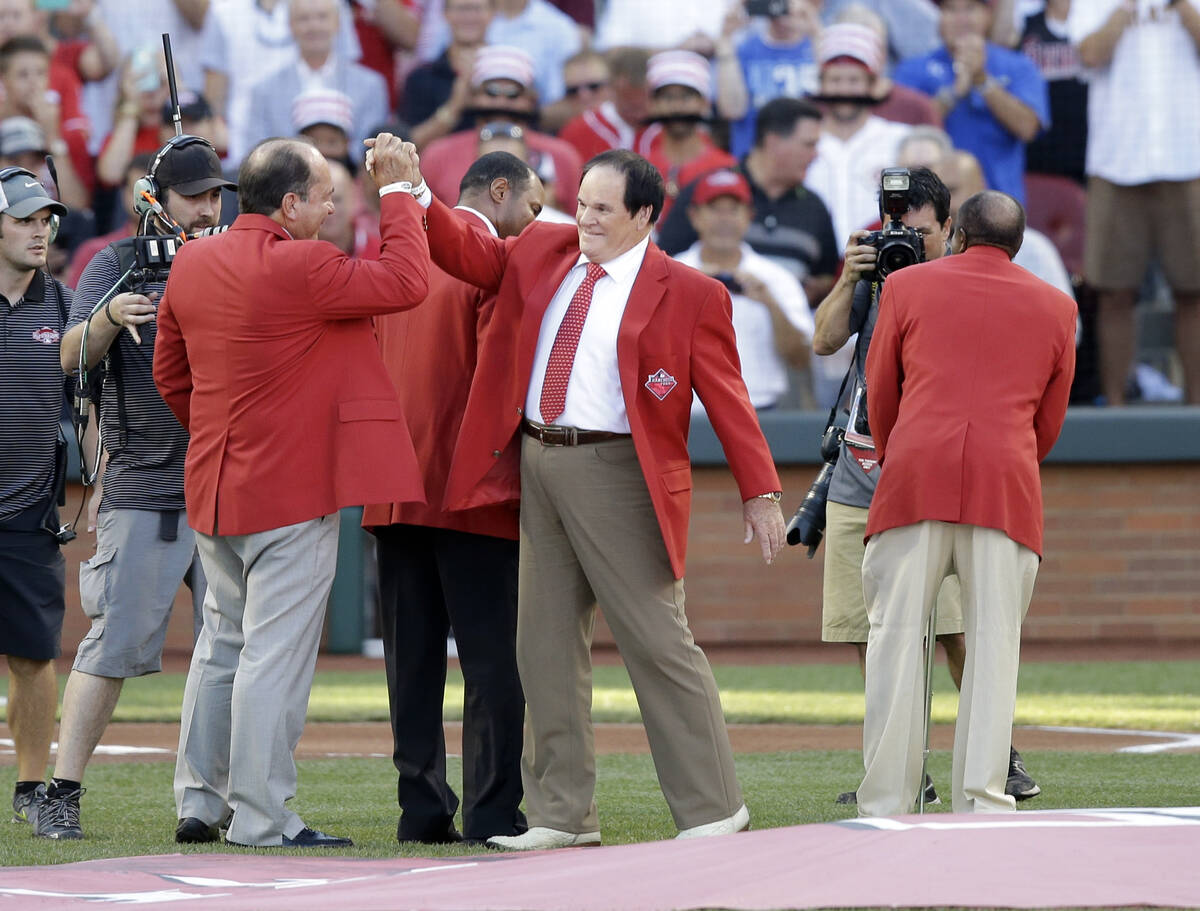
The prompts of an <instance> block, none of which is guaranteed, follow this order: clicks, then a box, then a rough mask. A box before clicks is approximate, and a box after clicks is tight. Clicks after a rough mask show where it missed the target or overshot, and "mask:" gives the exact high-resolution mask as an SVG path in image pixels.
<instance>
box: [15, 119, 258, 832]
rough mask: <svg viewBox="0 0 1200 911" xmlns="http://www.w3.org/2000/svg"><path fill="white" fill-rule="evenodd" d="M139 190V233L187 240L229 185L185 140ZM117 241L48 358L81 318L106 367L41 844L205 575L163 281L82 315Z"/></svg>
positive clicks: (80, 332)
mask: <svg viewBox="0 0 1200 911" xmlns="http://www.w3.org/2000/svg"><path fill="white" fill-rule="evenodd" d="M138 186H139V189H146V188H149V189H151V190H152V192H151V195H152V196H154V197H155V198H156V201H157V202H158V203H159V204H161V206H162V209H163V212H164V213H165V217H164V216H160V215H158V214H156V213H155V212H154V211H152V210H148V206H149V203H148V202H147V201H146V200H145V199H144V198H139V199H135V206H136V208H137V209H138V211H139V212H141V213H142V220H141V224H140V225H139V230H138V234H139V235H146V234H159V235H169V234H175V233H176V228H178V229H182V231H184V232H185V233H187V234H191V233H192V232H195V231H198V230H200V229H202V228H208V227H213V226H215V225H216V224H218V223H219V222H220V219H221V188H222V187H229V188H231V189H236V185H235V184H232V183H230V182H229V181H227V180H225V179H224V177H223V176H222V174H221V162H220V159H219V158H218V157H217V153H216V152H215V151H214V150H213V148H212V146H211V145H209V144H208V142H207V141H205V140H203V139H201V138H199V137H197V136H187V135H184V136H182V137H175V138H173V139H171V140H170V141H169V142H168V143H167V144H166V145H165V146H163V148H162V149H161V150H159V152H158V155H157V156H156V157H155V159H154V161H153V162H152V164H151V166H150V170H149V174H148V179H146V178H144V179H143V180H142V181H139V184H138ZM167 219H170V222H168V221H167ZM171 222H173V223H174V225H172V224H171ZM125 243H128V242H125ZM121 245H122V241H116V242H114V243H112V244H109V245H108V246H107V247H105V248H104V249H103V250H101V251H100V252H99V253H97V254H96V256H95V257H94V258H93V259H92V261H91V262H90V263H88V265H87V268H86V269H84V271H83V275H82V276H81V277H80V279H79V287H78V289H77V290H76V293H75V301H74V304H73V305H72V307H71V315H70V319H69V320H68V323H67V325H68V326H69V327H70V328H69V330H68V331H67V333H66V335H65V336H64V337H63V342H62V348H61V351H60V356H61V360H62V367H63V369H64V370H66V371H67V372H68V373H74V372H75V371H76V370H77V369H78V366H79V356H80V350H81V347H82V345H83V342H84V328H85V321H86V325H87V327H88V328H87V340H86V343H87V352H86V353H87V367H88V368H89V369H90V368H92V367H95V366H96V365H98V364H99V363H100V361H101V360H102V359H104V360H106V362H107V370H106V376H105V380H104V389H103V395H102V399H101V405H100V430H101V439H102V440H103V443H104V449H105V451H106V453H107V465H106V467H105V468H104V478H103V481H104V485H103V493H102V494H101V495H100V496H101V500H100V509H99V518H98V520H97V522H96V553H95V555H94V556H93V557H92V558H91V559H90V560H88V561H87V562H86V563H83V564H82V565H81V566H80V569H79V599H80V603H81V605H82V606H83V610H84V613H86V614H87V615H88V617H90V618H91V620H92V628H91V630H90V631H89V632H88V634H87V635H86V636H85V637H84V639H83V641H82V642H81V643H80V644H79V649H78V651H77V652H76V656H75V664H74V667H73V668H72V670H71V675H70V677H69V678H68V679H67V687H66V691H65V692H64V694H63V706H62V722H61V725H60V729H59V745H58V758H57V760H56V762H55V767H54V778H53V779H52V780H51V782H50V786H49V787H48V789H47V798H46V802H45V803H44V804H43V806H42V808H41V811H40V812H39V813H38V819H37V822H36V824H35V826H34V834H35V835H38V836H40V837H43V838H54V839H75V838H82V837H83V830H82V828H81V827H80V823H79V797H80V795H81V794H82V793H83V788H82V786H81V781H82V779H83V772H84V769H85V768H86V767H87V763H88V760H89V759H90V758H91V755H92V752H93V751H94V750H95V748H96V744H97V743H98V742H99V741H100V737H101V735H102V734H103V733H104V729H105V728H106V727H107V726H108V722H109V719H110V718H111V717H112V712H113V709H114V708H115V707H116V704H117V699H118V697H119V696H120V694H121V687H122V685H123V684H124V682H125V679H126V678H128V677H140V676H142V675H144V674H153V673H157V672H158V671H160V670H161V669H162V649H163V641H164V639H165V637H166V632H167V623H168V621H169V620H170V616H171V606H172V605H173V604H174V602H175V594H176V592H177V591H178V590H179V583H180V581H184V582H187V583H188V586H189V587H190V588H191V591H192V609H193V626H194V628H195V630H196V631H197V633H198V631H199V627H200V607H201V605H202V604H203V601H204V590H205V586H204V574H203V571H202V570H201V568H200V561H199V559H198V558H197V556H196V544H195V536H194V534H193V532H192V530H191V529H190V528H189V527H188V523H187V515H186V513H185V511H184V499H183V462H184V456H185V455H186V453H187V446H188V435H187V432H186V431H185V430H184V429H183V427H181V426H180V424H179V422H178V421H177V420H176V419H175V416H174V415H173V414H171V412H170V410H169V409H168V408H167V406H166V403H164V402H163V400H162V397H161V396H160V395H159V394H158V390H157V389H156V388H155V386H154V379H153V376H152V373H151V368H152V365H153V358H154V340H155V334H156V333H155V322H154V318H155V301H157V299H158V297H159V295H161V294H162V291H163V288H164V287H165V283H164V282H162V281H147V282H144V283H142V284H140V285H139V286H137V287H136V288H135V289H133V290H123V291H122V292H121V293H119V294H116V295H115V296H114V297H113V298H112V299H111V300H110V301H108V303H106V304H105V305H104V306H103V307H101V308H100V309H99V310H98V311H97V312H96V313H95V314H92V310H93V308H94V307H95V306H96V304H97V303H98V302H99V301H100V300H101V298H103V297H104V295H106V294H107V293H108V292H109V291H110V289H112V288H113V287H114V286H115V285H117V284H118V280H119V279H120V278H121V276H122V274H123V272H124V271H125V268H126V263H124V262H123V260H122V256H121ZM89 314H92V315H90V317H89ZM122 330H125V331H122Z"/></svg>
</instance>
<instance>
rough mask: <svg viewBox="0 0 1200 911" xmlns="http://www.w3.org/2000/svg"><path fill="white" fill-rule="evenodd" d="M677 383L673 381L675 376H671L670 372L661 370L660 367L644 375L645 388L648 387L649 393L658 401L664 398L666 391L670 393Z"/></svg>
mask: <svg viewBox="0 0 1200 911" xmlns="http://www.w3.org/2000/svg"><path fill="white" fill-rule="evenodd" d="M677 385H679V384H678V383H676V382H675V377H673V376H671V374H669V373H667V371H665V370H663V369H662V368H661V367H659V368H658V370H657V371H655V372H654V373H652V374H650V375H649V376H648V377H646V388H647V389H649V390H650V394H651V395H653V396H654V397H655V398H656V399H658V400H659V401H660V402H661V401H662V400H663V399H665V398H666V397H667V395H668V393H670V391H671V390H672V389H674V388H675V387H676V386H677Z"/></svg>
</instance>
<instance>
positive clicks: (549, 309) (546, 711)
mask: <svg viewBox="0 0 1200 911" xmlns="http://www.w3.org/2000/svg"><path fill="white" fill-rule="evenodd" d="M663 193H664V190H663V181H662V177H661V175H660V174H659V173H658V172H657V170H655V168H654V166H653V165H652V164H650V162H648V161H646V159H644V158H642V157H641V156H639V155H636V154H634V153H633V152H629V151H625V150H613V151H609V152H604V153H602V154H600V155H598V156H596V157H595V158H593V159H592V160H591V161H590V162H589V163H588V165H587V167H586V168H585V170H584V178H583V182H582V184H581V186H580V191H579V200H578V207H577V210H576V219H577V222H578V227H577V229H573V228H571V227H570V226H565V225H542V224H537V225H534V226H532V227H531V228H530V229H529V230H527V231H525V232H523V233H522V234H521V235H520V237H516V238H509V239H508V240H503V241H502V240H499V239H497V238H493V237H491V236H490V235H488V234H485V233H484V232H482V231H478V230H475V229H474V228H469V227H467V226H466V225H464V224H463V223H462V222H461V221H460V220H459V219H458V218H456V217H455V216H454V215H453V214H452V213H451V212H450V210H449V209H447V208H446V207H445V206H443V205H442V204H441V203H439V202H438V201H437V200H433V199H431V194H422V201H423V202H425V203H427V204H429V210H428V213H427V222H428V225H429V238H430V250H431V253H432V254H433V255H434V256H435V257H436V258H435V260H434V261H435V262H436V263H437V264H438V265H439V266H441V267H442V268H444V269H445V270H446V271H448V272H449V273H450V274H452V275H457V276H458V277H460V278H462V279H463V280H465V281H469V282H471V283H472V284H475V285H477V286H479V287H480V288H482V289H483V290H484V291H487V292H492V293H495V294H496V295H497V297H496V306H495V312H494V313H493V315H492V318H491V321H490V324H489V327H488V332H487V335H486V336H485V338H484V342H483V345H482V346H481V349H480V352H479V364H478V367H477V369H476V373H475V381H474V383H473V384H472V388H471V396H470V399H469V400H468V403H467V409H466V413H465V415H464V418H463V425H462V430H461V432H460V433H459V438H458V445H457V448H456V451H455V458H454V465H453V467H452V470H451V476H450V480H449V483H448V485H447V493H446V505H447V506H449V507H452V508H462V507H466V506H476V505H482V504H484V503H496V502H506V501H511V500H515V499H516V498H517V497H518V496H519V497H520V500H521V541H520V544H521V556H520V596H519V604H518V622H517V663H518V667H519V668H520V672H521V682H522V684H523V686H524V689H525V698H526V705H527V714H526V721H527V724H526V736H525V749H524V755H523V757H522V773H523V774H522V778H523V781H524V787H525V805H526V812H527V814H528V816H529V823H530V825H531V828H530V829H529V831H528V832H526V833H525V834H523V835H519V836H513V837H504V836H499V837H494V838H491V839H489V840H488V843H489V844H491V845H495V846H497V847H505V848H513V849H518V850H526V849H537V848H554V847H566V846H569V845H588V844H599V842H600V831H599V828H600V825H599V818H598V816H597V812H596V804H595V801H594V791H595V760H594V751H593V743H592V726H591V716H590V704H591V655H590V646H591V638H592V626H593V622H594V620H595V610H596V606H597V604H599V606H600V607H601V608H602V609H603V611H604V616H605V618H606V619H607V621H608V624H609V627H610V628H611V629H612V631H613V637H614V638H615V640H616V642H617V646H618V648H619V649H620V650H621V655H622V657H623V658H624V660H625V663H626V666H627V668H628V669H629V673H630V677H631V679H632V681H633V686H634V691H635V692H636V694H637V698H638V703H639V705H640V707H641V710H642V717H643V719H644V720H645V724H646V731H647V734H648V736H649V739H650V745H651V751H652V753H653V755H654V760H655V767H656V769H657V770H658V775H659V782H660V784H661V785H662V789H663V792H664V794H665V796H666V798H667V803H668V804H669V806H670V808H671V812H672V815H673V816H674V818H675V823H676V825H677V826H678V827H679V829H680V830H681V831H680V835H681V836H683V837H693V836H698V835H711V834H721V833H725V832H735V831H738V830H740V829H743V828H745V827H746V826H747V825H748V824H749V814H748V813H747V812H746V807H745V804H744V803H743V801H742V795H741V790H740V788H739V786H738V783H737V778H736V776H735V775H734V769H733V754H732V750H731V749H730V746H729V738H728V734H727V733H726V730H725V723H724V718H723V717H722V714H721V705H720V701H719V699H718V695H717V688H716V683H715V681H714V680H713V676H712V671H711V669H710V668H709V666H708V662H707V661H706V659H705V657H704V653H703V652H702V651H701V650H700V649H699V648H698V647H697V646H696V644H695V642H694V641H693V640H692V635H691V631H690V630H689V629H688V625H687V619H686V617H685V614H684V601H683V571H684V556H685V552H686V549H687V525H688V513H689V508H690V504H691V492H692V479H691V464H690V461H689V457H688V448H687V434H688V424H689V412H690V409H691V398H692V390H695V391H696V392H697V393H699V396H700V399H701V401H702V402H703V403H704V406H705V409H706V410H707V411H708V414H709V417H710V419H711V421H712V423H713V426H714V428H715V429H716V431H717V435H718V436H719V437H720V439H721V441H722V443H723V445H724V447H725V452H726V456H727V458H728V460H729V464H730V467H731V469H732V470H733V475H734V478H735V479H736V480H737V483H738V487H739V489H740V491H741V498H742V500H743V501H744V508H743V514H744V520H745V530H746V535H745V540H746V541H747V542H749V541H750V540H752V537H753V536H754V535H757V536H759V539H760V544H761V547H762V553H763V557H764V559H766V561H767V562H770V561H771V560H772V559H773V558H774V556H775V554H776V553H777V551H778V548H779V546H780V543H781V542H782V540H783V516H782V514H781V513H780V511H779V506H778V498H779V495H780V494H779V478H778V475H777V474H776V472H775V466H774V464H773V463H772V461H771V453H770V451H769V449H768V448H767V445H766V441H765V440H764V439H763V436H762V433H761V431H760V430H759V427H758V420H757V417H756V416H755V413H754V409H753V407H752V406H751V405H750V401H749V398H748V397H747V395H746V387H745V385H744V384H743V383H742V378H741V373H740V370H739V364H738V356H737V349H736V346H735V344H734V334H733V326H732V323H731V304H730V300H729V294H728V292H726V291H725V289H724V287H723V286H722V285H721V284H720V283H719V282H717V281H715V280H714V279H711V278H709V277H707V276H705V275H702V274H701V273H699V272H697V271H695V270H693V269H691V268H689V267H686V266H683V265H681V264H679V263H675V262H674V261H672V260H671V259H669V258H668V257H667V256H665V255H664V254H663V253H662V252H661V251H660V250H659V249H658V248H657V247H656V246H654V245H653V244H651V243H650V242H649V234H650V229H651V227H652V226H653V224H654V221H655V219H656V218H657V217H658V214H659V212H660V211H661V209H662V202H663Z"/></svg>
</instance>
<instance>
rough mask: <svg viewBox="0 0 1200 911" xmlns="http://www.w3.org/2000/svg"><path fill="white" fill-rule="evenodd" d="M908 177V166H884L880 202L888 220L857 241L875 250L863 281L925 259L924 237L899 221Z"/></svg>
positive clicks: (906, 206)
mask: <svg viewBox="0 0 1200 911" xmlns="http://www.w3.org/2000/svg"><path fill="white" fill-rule="evenodd" d="M908 181H909V173H908V168H884V169H883V175H882V177H881V178H880V184H881V191H880V194H879V202H880V208H882V209H883V214H884V215H885V216H886V217H887V224H885V225H884V226H883V228H882V230H879V231H872V232H871V233H870V234H868V235H867V236H866V237H864V238H863V239H862V240H860V241H859V243H860V244H863V245H864V246H867V247H874V248H875V250H876V258H875V271H874V272H871V273H868V274H866V275H864V276H863V279H864V280H865V281H869V282H882V281H883V280H884V279H886V278H887V277H888V276H889V275H891V274H892V273H893V272H895V271H896V270H897V269H903V268H905V267H906V266H914V265H916V264H917V263H921V262H924V261H925V239H924V238H923V237H921V234H920V232H919V231H917V230H915V229H913V228H910V227H909V226H908V225H906V224H904V223H903V222H902V221H900V219H901V218H903V217H904V213H905V212H907V211H908V209H909V197H908Z"/></svg>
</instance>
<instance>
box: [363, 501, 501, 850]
mask: <svg viewBox="0 0 1200 911" xmlns="http://www.w3.org/2000/svg"><path fill="white" fill-rule="evenodd" d="M377 538H378V555H379V592H380V607H381V621H382V622H381V626H382V631H383V650H384V661H385V666H386V669H387V682H388V699H389V704H390V709H391V717H392V735H393V738H394V752H393V761H394V762H395V765H396V770H397V772H399V782H398V784H397V787H396V796H397V799H398V801H399V803H400V808H401V811H402V812H401V816H400V824H399V826H398V828H397V833H396V834H397V836H398V837H399V838H401V839H414V840H423V839H433V840H436V839H437V838H438V837H439V836H441V835H443V834H445V833H446V832H447V830H448V829H449V828H450V825H451V824H452V822H453V819H454V811H455V810H456V809H457V808H458V798H457V797H456V796H455V794H454V791H453V790H452V789H451V788H450V786H449V785H448V784H447V782H446V741H445V734H444V731H443V727H442V701H443V695H444V693H445V688H446V634H447V631H448V630H449V629H451V628H452V629H453V630H454V638H455V642H456V643H457V646H458V659H459V664H460V666H461V667H462V673H463V680H464V682H465V685H466V686H465V698H464V704H463V835H464V836H465V837H466V838H471V839H477V838H487V837H488V836H490V835H512V834H516V833H519V832H523V831H524V830H525V817H524V815H523V814H522V813H521V811H520V810H519V809H518V806H519V804H520V803H521V796H522V791H521V728H522V724H523V722H524V714H525V697H524V695H523V694H522V692H521V681H520V678H519V677H518V676H517V661H516V630H517V542H516V541H507V540H504V539H502V538H493V537H488V536H486V535H474V534H466V533H464V532H458V531H450V530H448V529H442V528H428V527H422V526H415V525H390V526H387V527H386V528H381V529H379V531H378V535H377Z"/></svg>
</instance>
